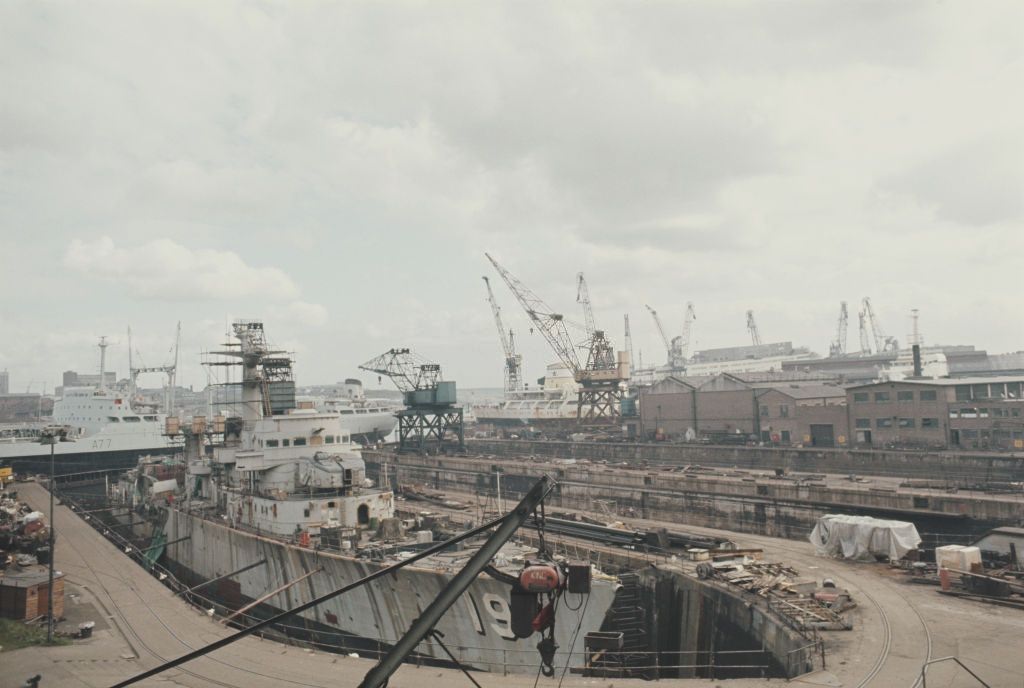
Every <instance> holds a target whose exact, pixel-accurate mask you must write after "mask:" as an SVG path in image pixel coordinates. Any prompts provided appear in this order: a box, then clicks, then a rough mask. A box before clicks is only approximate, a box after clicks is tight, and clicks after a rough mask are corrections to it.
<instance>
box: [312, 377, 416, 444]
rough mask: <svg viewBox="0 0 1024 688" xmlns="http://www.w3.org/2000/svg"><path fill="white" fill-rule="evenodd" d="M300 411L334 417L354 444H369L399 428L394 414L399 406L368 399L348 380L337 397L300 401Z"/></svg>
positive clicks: (355, 381) (361, 387)
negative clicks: (357, 442)
mask: <svg viewBox="0 0 1024 688" xmlns="http://www.w3.org/2000/svg"><path fill="white" fill-rule="evenodd" d="M297 401H298V406H299V407H300V408H302V407H304V406H307V405H308V406H309V407H310V408H315V409H316V410H318V411H322V412H324V413H336V414H338V416H339V417H340V419H341V427H342V428H343V429H344V430H346V431H347V432H348V433H349V435H351V437H352V439H353V440H356V441H362V442H365V443H372V442H375V441H376V440H380V439H384V438H386V437H387V436H388V435H390V434H391V433H392V432H393V431H394V429H395V426H396V425H398V417H397V416H395V414H396V413H397V412H398V411H399V410H400V409H401V408H402V405H401V404H399V403H397V402H393V401H390V400H388V399H368V398H367V397H366V394H365V393H364V392H363V383H362V382H361V381H359V380H356V379H355V378H349V379H347V380H345V382H344V383H343V384H342V385H341V389H340V390H339V393H338V394H337V395H336V396H324V397H300V398H299V399H298V400H297Z"/></svg>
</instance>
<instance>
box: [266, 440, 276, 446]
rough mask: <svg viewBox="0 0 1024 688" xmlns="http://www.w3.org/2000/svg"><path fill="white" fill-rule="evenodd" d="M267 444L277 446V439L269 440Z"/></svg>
mask: <svg viewBox="0 0 1024 688" xmlns="http://www.w3.org/2000/svg"><path fill="white" fill-rule="evenodd" d="M267 446H268V447H276V446H277V440H267Z"/></svg>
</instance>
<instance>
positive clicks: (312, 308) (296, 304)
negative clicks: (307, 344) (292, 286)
mask: <svg viewBox="0 0 1024 688" xmlns="http://www.w3.org/2000/svg"><path fill="white" fill-rule="evenodd" d="M268 314H269V315H270V317H271V318H272V319H274V320H276V321H279V322H280V323H281V324H283V325H289V326H295V325H300V326H305V327H323V326H324V325H326V324H327V320H328V317H329V315H328V313H327V309H326V308H324V307H323V306H321V305H320V304H318V303H308V302H306V301H291V302H289V303H287V304H285V305H283V306H272V307H271V308H270V309H269V310H268Z"/></svg>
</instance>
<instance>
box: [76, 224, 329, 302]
mask: <svg viewBox="0 0 1024 688" xmlns="http://www.w3.org/2000/svg"><path fill="white" fill-rule="evenodd" d="M64 265H65V266H66V267H68V268H70V269H72V270H75V271H77V272H79V273H81V274H83V275H86V276H89V277H92V278H94V279H98V280H102V281H105V282H109V283H111V284H116V285H119V286H121V287H123V288H124V289H126V290H128V291H129V292H130V293H131V294H132V295H133V296H135V297H138V298H144V299H152V300H162V301H195V300H209V299H212V300H238V299H270V300H273V301H283V300H287V299H294V298H296V297H298V295H299V289H298V287H297V286H295V283H294V282H293V281H292V279H291V278H290V277H289V276H288V275H286V274H285V273H284V272H283V271H281V270H279V269H278V268H273V267H253V266H251V265H248V264H247V263H246V262H245V261H244V260H243V259H242V257H241V256H239V255H238V254H237V253H235V252H233V251H218V250H214V249H190V248H188V247H186V246H182V245H181V244H178V243H176V242H174V241H171V240H170V239H154V240H152V241H148V242H146V243H144V244H142V245H140V246H135V247H131V248H121V247H118V246H117V245H116V244H115V243H114V240H113V239H111V238H110V237H100V238H98V239H95V240H92V241H88V240H82V239H74V240H72V242H71V244H70V245H69V246H68V249H67V252H66V253H65V254H64ZM305 305H306V306H311V305H312V304H305Z"/></svg>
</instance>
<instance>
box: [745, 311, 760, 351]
mask: <svg viewBox="0 0 1024 688" xmlns="http://www.w3.org/2000/svg"><path fill="white" fill-rule="evenodd" d="M747 330H749V331H750V340H751V341H752V342H753V343H754V346H761V333H760V332H758V330H757V323H756V322H754V311H747Z"/></svg>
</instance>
